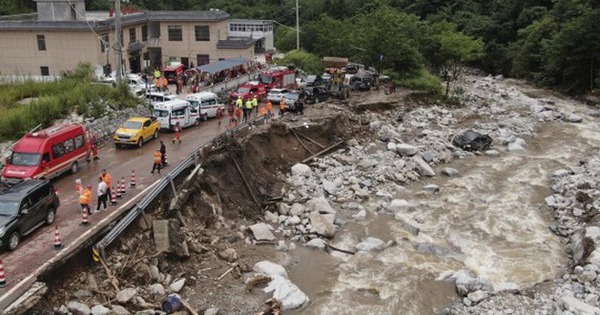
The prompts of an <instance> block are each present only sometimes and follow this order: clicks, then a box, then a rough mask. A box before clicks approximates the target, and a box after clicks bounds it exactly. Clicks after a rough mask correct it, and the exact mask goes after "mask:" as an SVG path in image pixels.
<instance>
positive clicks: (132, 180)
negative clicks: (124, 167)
mask: <svg viewBox="0 0 600 315" xmlns="http://www.w3.org/2000/svg"><path fill="white" fill-rule="evenodd" d="M129 185H130V186H131V187H135V170H133V171H131V182H130V183H129Z"/></svg>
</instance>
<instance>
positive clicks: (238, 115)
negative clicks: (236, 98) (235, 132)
mask: <svg viewBox="0 0 600 315" xmlns="http://www.w3.org/2000/svg"><path fill="white" fill-rule="evenodd" d="M240 121H242V109H241V108H239V107H238V108H236V109H235V121H234V122H233V127H237V125H238V122H240Z"/></svg>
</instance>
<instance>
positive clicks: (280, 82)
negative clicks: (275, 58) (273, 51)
mask: <svg viewBox="0 0 600 315" xmlns="http://www.w3.org/2000/svg"><path fill="white" fill-rule="evenodd" d="M259 81H260V83H262V84H264V85H265V88H266V89H267V91H270V90H271V89H282V88H291V87H292V86H293V85H294V84H295V83H296V71H294V70H293V69H290V68H288V67H274V68H270V69H269V70H266V71H263V72H262V73H261V74H260V75H259Z"/></svg>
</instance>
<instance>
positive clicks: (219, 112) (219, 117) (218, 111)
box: [216, 107, 223, 126]
mask: <svg viewBox="0 0 600 315" xmlns="http://www.w3.org/2000/svg"><path fill="white" fill-rule="evenodd" d="M216 116H217V119H218V120H219V126H221V121H222V120H223V108H222V107H218V108H217V113H216Z"/></svg>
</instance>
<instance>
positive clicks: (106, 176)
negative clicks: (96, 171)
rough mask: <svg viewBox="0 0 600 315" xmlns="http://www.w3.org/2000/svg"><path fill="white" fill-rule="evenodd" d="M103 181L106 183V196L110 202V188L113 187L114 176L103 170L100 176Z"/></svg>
mask: <svg viewBox="0 0 600 315" xmlns="http://www.w3.org/2000/svg"><path fill="white" fill-rule="evenodd" d="M100 177H102V180H103V181H104V182H105V183H106V196H107V198H108V200H110V199H111V198H112V191H111V190H110V188H111V187H112V176H110V174H109V173H108V172H106V170H105V169H102V174H100Z"/></svg>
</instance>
